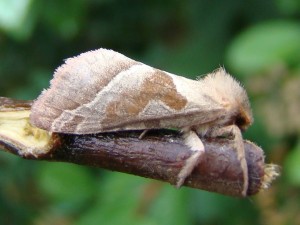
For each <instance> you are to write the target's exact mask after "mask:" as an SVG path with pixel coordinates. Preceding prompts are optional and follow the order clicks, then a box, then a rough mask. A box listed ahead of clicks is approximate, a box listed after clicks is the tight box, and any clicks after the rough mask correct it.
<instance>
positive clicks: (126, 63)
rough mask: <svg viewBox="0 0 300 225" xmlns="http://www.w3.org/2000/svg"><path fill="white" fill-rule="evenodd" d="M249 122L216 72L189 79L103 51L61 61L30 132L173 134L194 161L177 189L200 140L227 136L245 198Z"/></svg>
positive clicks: (226, 79) (242, 102)
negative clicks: (170, 130) (178, 135)
mask: <svg viewBox="0 0 300 225" xmlns="http://www.w3.org/2000/svg"><path fill="white" fill-rule="evenodd" d="M252 120H253V119H252V113H251V108H250V104H249V100H248V96H247V93H246V91H245V90H244V89H243V87H242V86H241V85H240V84H239V83H238V82H237V81H236V80H235V79H234V78H232V77H231V76H230V75H229V74H227V73H226V71H225V70H224V69H223V68H220V69H218V70H216V71H214V72H213V73H211V74H208V75H207V76H205V77H204V78H201V79H199V80H190V79H187V78H184V77H181V76H177V75H174V74H171V73H168V72H165V71H162V70H159V69H155V68H153V67H150V66H147V65H145V64H143V63H140V62H137V61H134V60H132V59H130V58H127V57H126V56H124V55H122V54H120V53H117V52H114V51H112V50H107V49H98V50H95V51H90V52H86V53H83V54H80V55H79V56H77V57H74V58H69V59H67V60H66V62H65V64H63V65H62V66H60V67H59V68H58V69H57V70H56V72H55V74H54V78H53V80H52V81H51V86H50V88H49V89H48V90H44V91H43V92H42V94H41V95H40V96H39V97H38V99H37V100H36V101H35V102H34V104H33V106H32V110H31V115H30V121H31V123H32V124H33V125H35V126H37V127H39V128H42V129H45V130H48V131H50V132H57V133H72V134H89V133H100V132H110V131H122V130H141V131H144V130H148V129H157V128H177V129H180V130H182V132H183V138H184V141H185V143H186V145H188V146H189V147H190V149H191V150H192V151H194V154H193V155H192V156H191V157H190V158H189V159H187V161H186V164H185V166H184V167H183V168H182V170H181V172H180V173H179V175H178V181H177V186H178V187H180V186H181V185H182V184H183V183H184V181H185V178H186V177H187V176H189V174H190V173H191V172H192V170H193V168H194V167H195V165H196V164H197V163H198V160H199V158H200V157H201V155H202V154H203V152H204V151H205V149H204V146H203V144H202V142H201V138H202V137H204V136H208V137H218V136H226V137H228V136H232V137H233V138H234V139H235V145H236V146H235V149H236V150H237V155H238V158H239V160H240V162H241V168H242V170H243V177H244V184H243V187H242V192H243V194H244V195H246V192H247V189H248V169H247V163H246V160H245V152H244V145H243V138H242V135H241V130H245V129H246V128H247V127H248V126H249V125H250V124H251V123H252Z"/></svg>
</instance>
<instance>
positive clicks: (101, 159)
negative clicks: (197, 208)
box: [0, 98, 278, 197]
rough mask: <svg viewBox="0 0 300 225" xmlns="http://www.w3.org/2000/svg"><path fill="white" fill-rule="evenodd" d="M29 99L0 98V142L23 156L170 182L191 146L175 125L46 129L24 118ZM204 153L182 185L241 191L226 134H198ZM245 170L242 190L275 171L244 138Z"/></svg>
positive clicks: (264, 182)
mask: <svg viewBox="0 0 300 225" xmlns="http://www.w3.org/2000/svg"><path fill="white" fill-rule="evenodd" d="M30 106H31V102H24V101H15V100H11V99H7V98H0V147H1V146H2V148H4V149H5V150H6V151H9V152H11V153H13V154H16V155H19V156H21V157H23V158H27V159H37V160H48V161H61V162H71V163H76V164H81V165H87V166H93V167H101V168H105V169H109V170H114V171H119V172H125V173H130V174H135V175H139V176H143V177H148V178H152V179H157V180H162V181H165V182H169V183H171V184H175V183H176V179H177V175H178V173H179V171H180V170H181V168H182V167H183V165H184V163H185V160H186V159H187V158H189V156H190V155H191V154H192V152H191V151H190V150H189V149H188V148H187V147H186V145H184V143H183V142H182V137H181V135H180V134H179V133H178V132H176V131H170V130H155V131H149V132H148V133H147V134H146V135H145V137H143V139H142V140H140V139H139V135H140V132H135V131H130V132H114V133H103V134H93V135H66V134H50V133H48V132H47V131H44V130H41V129H38V128H35V127H32V126H31V125H30V123H29V122H28V121H29V120H28V116H29V113H30ZM203 141H204V145H205V149H206V152H205V155H204V157H203V158H202V159H201V160H200V162H199V164H198V166H197V168H195V170H194V171H193V173H192V174H191V176H190V177H188V179H187V180H186V182H185V184H184V185H185V186H189V187H193V188H198V189H203V190H207V191H212V192H217V193H221V194H225V195H230V196H238V197H242V194H241V192H242V187H243V173H242V170H241V167H240V162H239V161H238V159H237V157H236V152H235V150H234V148H233V143H232V141H231V140H229V139H222V138H215V139H204V140H203ZM244 143H245V152H246V161H247V164H248V171H249V188H248V191H247V195H248V196H250V195H253V194H256V193H257V192H259V191H260V190H261V189H265V188H267V187H268V186H269V184H270V183H271V181H272V180H273V179H275V177H277V176H278V170H277V169H278V168H277V166H275V165H268V164H265V163H264V155H263V151H262V150H261V148H259V147H258V146H256V145H255V144H253V143H251V142H249V141H245V142H244Z"/></svg>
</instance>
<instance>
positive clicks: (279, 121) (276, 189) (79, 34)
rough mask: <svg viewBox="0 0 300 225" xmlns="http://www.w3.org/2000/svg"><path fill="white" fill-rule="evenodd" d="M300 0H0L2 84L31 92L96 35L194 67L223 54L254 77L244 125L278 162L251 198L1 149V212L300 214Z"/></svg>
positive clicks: (24, 217)
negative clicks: (277, 174) (271, 178)
mask: <svg viewBox="0 0 300 225" xmlns="http://www.w3.org/2000/svg"><path fill="white" fill-rule="evenodd" d="M299 15H300V2H299V1H298V0H276V1H270V0H266V1H261V0H253V1H249V0H248V1H240V0H227V1H217V0H211V1H196V0H189V1H182V0H175V1H171V0H166V1H158V0H151V1H138V0H135V1H117V0H115V1H113V0H102V1H96V0H85V1H84V0H82V1H81V0H73V1H59V0H52V1H46V0H42V1H37V0H2V1H1V2H0V96H6V97H13V98H19V99H34V98H36V97H37V96H38V95H39V93H40V92H41V90H42V89H43V88H47V87H48V85H49V80H50V79H51V77H52V74H53V71H54V70H55V68H56V67H58V66H59V65H61V64H62V63H63V60H64V59H66V58H68V57H71V56H75V55H77V54H79V53H81V52H85V51H88V50H92V49H97V48H100V47H104V48H109V49H114V50H115V51H118V52H121V53H123V54H125V55H127V56H129V57H131V58H133V59H136V60H139V61H142V62H144V63H146V64H148V65H151V66H154V67H156V68H160V69H163V70H166V71H169V72H172V73H175V74H181V75H185V76H187V77H189V78H192V79H194V78H196V76H198V75H202V74H205V73H208V72H211V71H213V70H214V69H216V68H218V67H219V66H225V68H226V69H227V71H228V72H230V73H231V74H233V75H234V76H235V77H237V79H239V80H240V81H241V82H242V83H243V84H244V85H245V88H246V89H247V91H248V93H249V96H250V101H251V103H252V107H253V111H254V117H255V122H254V124H253V126H252V127H251V128H249V130H248V131H247V132H246V133H245V137H246V138H247V139H250V140H252V141H253V142H255V143H257V144H258V145H259V146H262V148H263V149H264V150H265V152H266V161H267V162H273V163H276V164H279V165H281V166H282V176H281V178H280V179H278V180H277V181H276V182H275V183H274V185H272V187H271V188H270V189H269V190H268V191H264V192H262V193H260V194H259V195H257V196H255V197H251V198H246V199H235V198H230V197H225V196H221V195H218V194H214V193H208V192H205V191H199V190H193V189H189V188H181V189H180V190H176V189H175V188H174V187H172V186H171V185H169V184H164V183H160V182H157V181H153V180H149V179H144V178H139V177H135V176H131V175H126V174H120V173H116V172H109V171H104V170H102V169H92V168H85V167H82V166H77V165H71V164H65V163H50V162H37V161H28V160H23V159H21V158H18V157H15V156H12V155H10V154H8V153H5V152H0V224H35V225H45V224H58V225H69V224H76V225H79V224H84V225H86V224H116V225H119V224H122V225H124V224H128V225H129V224H130V225H132V224H140V225H155V224H164V225H168V224H170V225H176V224H178V225H185V224H186V225H192V224H195V225H196V224H197V225H198V224H208V225H215V224H228V225H235V224H246V225H247V224H249V225H250V224H251V225H253V224H273V225H277V224H278V225H282V224H300V214H299V211H300V201H299V200H300V189H299V187H300V135H299V134H300V21H299Z"/></svg>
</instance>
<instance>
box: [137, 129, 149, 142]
mask: <svg viewBox="0 0 300 225" xmlns="http://www.w3.org/2000/svg"><path fill="white" fill-rule="evenodd" d="M147 132H148V130H143V132H142V133H141V134H140V136H139V139H140V140H141V139H143V137H144V136H145V135H146V133H147Z"/></svg>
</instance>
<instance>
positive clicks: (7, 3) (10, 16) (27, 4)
mask: <svg viewBox="0 0 300 225" xmlns="http://www.w3.org/2000/svg"><path fill="white" fill-rule="evenodd" d="M31 4H32V0H1V1H0V29H2V30H4V31H5V32H7V33H8V34H10V35H12V36H14V37H15V38H17V39H24V38H26V37H28V36H29V34H30V33H31V31H32V28H33V17H32V15H30V13H29V11H30V9H31Z"/></svg>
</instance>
